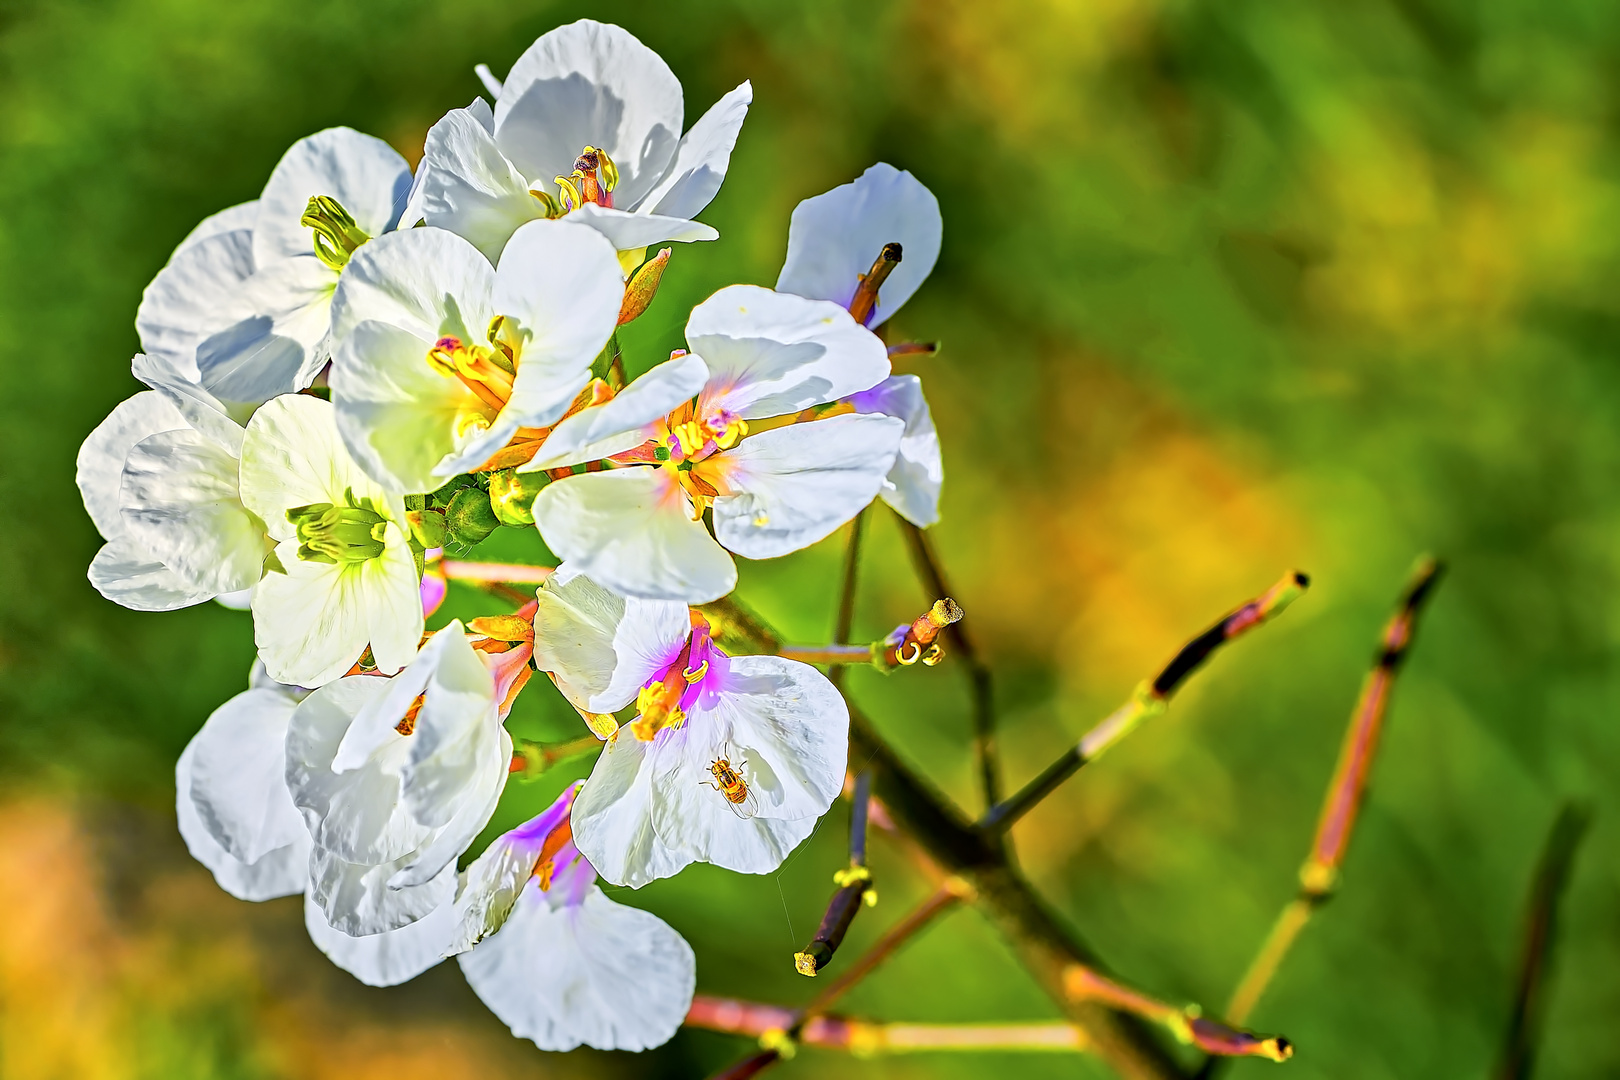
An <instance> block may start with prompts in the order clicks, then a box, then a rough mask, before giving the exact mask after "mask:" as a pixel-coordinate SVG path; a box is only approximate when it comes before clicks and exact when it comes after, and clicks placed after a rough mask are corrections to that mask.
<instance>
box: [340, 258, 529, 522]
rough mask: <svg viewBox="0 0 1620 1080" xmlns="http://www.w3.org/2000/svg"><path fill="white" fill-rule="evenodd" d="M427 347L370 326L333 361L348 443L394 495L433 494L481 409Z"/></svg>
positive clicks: (356, 332)
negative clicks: (435, 363) (460, 431)
mask: <svg viewBox="0 0 1620 1080" xmlns="http://www.w3.org/2000/svg"><path fill="white" fill-rule="evenodd" d="M417 231H421V230H417ZM429 347H430V343H429V342H424V341H423V340H422V339H421V338H418V337H416V336H415V335H413V334H411V333H409V332H407V331H405V330H401V329H400V328H399V327H397V326H392V325H390V324H388V323H385V322H377V321H368V322H363V323H361V324H360V325H359V326H357V327H355V328H354V329H353V330H352V331H350V333H349V334H348V336H347V337H345V338H343V340H342V341H341V342H340V343H339V345H338V348H337V353H336V354H335V355H334V356H333V358H332V360H333V364H332V375H331V382H332V401H333V404H334V406H335V407H336V410H337V425H338V431H339V432H341V433H342V435H343V444H344V446H346V447H348V450H349V453H350V454H351V455H353V457H354V460H355V461H356V462H357V463H359V465H360V467H361V468H362V469H364V470H365V472H366V475H368V476H370V477H372V478H374V479H375V480H376V481H377V482H378V483H379V484H381V485H382V486H384V487H386V488H387V489H388V490H390V491H396V492H400V493H415V492H427V491H434V490H436V489H437V488H438V487H439V486H440V485H442V484H443V483H444V480H443V478H442V477H441V476H439V475H438V470H439V467H440V466H441V465H444V464H446V463H448V462H452V461H454V460H455V458H456V455H457V454H458V452H459V449H460V447H458V445H457V439H456V426H457V422H458V418H460V417H462V416H464V415H468V416H470V415H477V414H478V412H479V410H480V409H482V407H483V405H482V402H481V401H480V400H479V398H478V396H477V395H476V394H474V393H473V392H472V391H471V390H468V389H467V387H466V386H465V385H464V384H463V383H462V382H461V380H460V379H455V378H450V377H448V376H445V375H441V374H439V373H438V372H437V371H434V370H433V369H432V368H430V367H429V366H428V363H427V351H428V348H429ZM507 437H508V438H510V435H508V436H507ZM468 441H469V440H468V439H465V438H464V439H463V440H462V442H461V445H462V446H465V445H466V444H467V442H468ZM486 457H487V455H486ZM478 464H482V461H480V462H478Z"/></svg>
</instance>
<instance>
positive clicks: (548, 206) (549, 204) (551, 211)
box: [529, 188, 567, 218]
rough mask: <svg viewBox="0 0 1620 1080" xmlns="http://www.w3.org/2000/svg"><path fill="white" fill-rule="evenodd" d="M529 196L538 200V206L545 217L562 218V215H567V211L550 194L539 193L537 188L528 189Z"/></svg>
mask: <svg viewBox="0 0 1620 1080" xmlns="http://www.w3.org/2000/svg"><path fill="white" fill-rule="evenodd" d="M529 194H530V195H533V196H534V197H535V198H536V199H539V200H540V205H541V207H542V208H543V209H544V210H545V212H546V217H548V218H560V217H562V216H563V214H565V213H567V211H565V210H564V209H563V208H562V204H561V203H559V202H558V201H557V200H556V198H554V197H553V196H552V195H551V193H550V192H546V191H541V190H540V189H539V188H530V189H529Z"/></svg>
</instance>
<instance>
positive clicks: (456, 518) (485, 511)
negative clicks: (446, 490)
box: [444, 486, 501, 547]
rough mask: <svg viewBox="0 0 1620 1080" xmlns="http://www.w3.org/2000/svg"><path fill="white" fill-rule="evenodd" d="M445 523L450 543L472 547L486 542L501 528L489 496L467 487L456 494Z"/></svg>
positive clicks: (482, 491)
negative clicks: (491, 534)
mask: <svg viewBox="0 0 1620 1080" xmlns="http://www.w3.org/2000/svg"><path fill="white" fill-rule="evenodd" d="M444 522H445V528H446V539H447V541H448V542H450V543H453V544H457V545H463V546H466V547H471V546H473V545H474V544H477V543H480V542H482V541H483V540H485V539H486V538H487V537H488V536H489V534H490V533H492V532H494V531H495V530H496V529H498V528H500V527H501V519H500V518H498V517H496V516H495V509H494V507H492V506H490V504H489V495H488V494H487V493H485V492H484V490H483V489H482V488H479V487H476V486H474V487H465V488H462V489H461V490H460V491H458V492H456V494H455V497H454V498H452V499H451V500H450V505H449V506H447V507H446V508H445V511H444Z"/></svg>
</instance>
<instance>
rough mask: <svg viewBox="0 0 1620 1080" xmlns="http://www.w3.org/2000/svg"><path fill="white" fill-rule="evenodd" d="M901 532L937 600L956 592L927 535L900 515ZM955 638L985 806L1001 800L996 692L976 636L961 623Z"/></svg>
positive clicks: (954, 631) (924, 582)
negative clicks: (969, 697) (969, 689)
mask: <svg viewBox="0 0 1620 1080" xmlns="http://www.w3.org/2000/svg"><path fill="white" fill-rule="evenodd" d="M898 520H899V522H900V531H901V532H902V533H904V534H905V537H906V543H907V545H908V546H909V547H910V548H911V559H912V562H913V564H915V566H916V568H917V573H918V575H919V576H920V577H921V578H922V579H923V585H924V586H925V587H926V588H927V589H928V590H929V591H931V592H932V593H933V595H934V599H935V600H941V599H944V598H945V597H949V596H956V595H957V594H956V593H955V592H954V591H952V590H951V589H950V588H948V587H947V586H946V583H945V573H944V570H943V569H942V568H941V567H940V564H939V558H938V556H937V555H935V553H934V545H933V542H932V541H931V540H929V538H928V534H927V533H925V532H924V531H923V530H921V529H919V528H917V526H915V525H913V524H912V523H911V522H909V521H907V520H906V519H904V518H898ZM951 633H952V634H953V635H954V638H953V640H954V641H955V642H956V648H957V650H958V651H959V652H960V653H961V654H962V662H963V663H964V664H966V665H967V669H968V679H969V681H970V682H971V683H972V685H973V754H974V757H975V758H976V759H977V760H978V763H979V786H980V788H981V789H982V790H983V792H984V804H985V806H986V807H987V808H988V807H992V806H995V805H996V804H997V803H999V802H1000V801H1001V764H1000V757H999V754H998V753H997V750H996V713H995V708H996V705H995V691H994V685H993V684H992V682H991V679H990V666H989V665H988V664H986V663H985V661H984V657H983V655H982V654H981V653H980V652H979V650H978V649H977V648H976V647H975V645H974V642H973V639H972V638H971V637H969V636H968V634H967V631H966V630H965V629H963V627H962V625H961V624H960V623H958V624H957V625H956V627H955V629H954V630H952V631H951Z"/></svg>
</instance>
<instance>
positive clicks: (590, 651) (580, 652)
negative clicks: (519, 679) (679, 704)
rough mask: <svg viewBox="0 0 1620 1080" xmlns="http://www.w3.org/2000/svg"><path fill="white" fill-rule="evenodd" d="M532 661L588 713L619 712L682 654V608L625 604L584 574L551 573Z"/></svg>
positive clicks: (667, 603)
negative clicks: (548, 673) (648, 682)
mask: <svg viewBox="0 0 1620 1080" xmlns="http://www.w3.org/2000/svg"><path fill="white" fill-rule="evenodd" d="M536 602H537V603H538V604H539V607H538V608H537V610H536V611H535V615H534V662H535V666H536V667H537V668H539V669H540V670H541V671H549V672H552V673H554V674H555V675H556V676H557V687H558V689H560V690H561V691H562V692H563V694H564V695H566V696H567V697H568V698H569V699H570V700H571V701H574V702H575V703H576V704H578V705H579V706H580V707H581V708H583V709H585V710H586V711H588V712H598V713H609V712H617V711H618V710H619V709H622V708H624V707H625V706H626V705H628V704H630V702H632V701H634V700H635V698H636V691H637V690H639V689H640V688H641V687H642V686H643V685H645V684H646V682H647V680H648V679H650V678H652V677H653V676H654V675H656V674H657V673H658V672H659V671H661V670H662V669H663V668H665V667H667V666H668V665H669V664H670V663H671V662H672V661H673V660H674V659H675V657H676V655H677V654H678V653H679V652H680V651H681V646H682V645H683V644H685V642H686V638H687V635H688V634H689V633H690V632H691V622H690V620H689V617H688V615H687V608H686V605H685V604H684V603H681V602H679V601H672V600H634V599H632V600H626V599H624V598H623V597H621V596H619V595H617V594H616V593H613V592H610V591H608V590H607V589H604V588H603V587H602V586H600V585H598V584H597V583H596V582H594V581H592V580H591V579H590V578H589V577H587V576H585V575H584V574H566V575H565V574H563V573H562V572H561V571H560V570H559V572H558V573H556V574H553V575H551V577H549V578H547V579H546V582H545V584H544V585H542V586H540V591H539V593H538V594H537V596H536Z"/></svg>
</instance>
